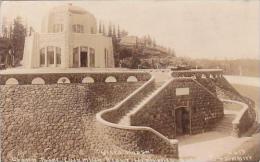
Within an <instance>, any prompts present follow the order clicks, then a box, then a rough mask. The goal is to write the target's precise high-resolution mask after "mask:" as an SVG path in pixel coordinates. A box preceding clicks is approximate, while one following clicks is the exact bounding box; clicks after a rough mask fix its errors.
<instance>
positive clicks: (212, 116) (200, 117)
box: [131, 78, 224, 138]
mask: <svg viewBox="0 0 260 162" xmlns="http://www.w3.org/2000/svg"><path fill="white" fill-rule="evenodd" d="M178 88H188V89H189V94H187V95H176V89H178ZM179 107H187V108H188V109H189V112H190V134H196V133H202V132H204V131H206V130H208V129H210V128H212V127H213V126H214V125H215V123H216V122H217V121H219V120H220V119H221V118H222V117H223V115H224V112H223V104H222V102H221V101H220V100H218V98H217V97H216V96H215V95H214V94H212V93H211V92H210V91H209V90H208V89H206V88H205V87H203V85H201V84H200V83H199V82H197V81H195V80H194V79H191V78H176V79H173V80H171V81H170V82H169V84H167V85H166V86H165V87H164V89H162V90H161V91H158V94H155V95H154V97H153V98H151V99H150V100H149V101H148V102H147V103H146V104H145V105H143V107H142V108H141V109H140V110H139V111H137V112H136V113H135V114H133V115H132V116H131V124H132V125H139V126H148V127H151V128H153V129H155V130H156V131H158V132H160V133H162V134H163V135H164V136H166V137H168V138H175V137H176V123H175V122H176V121H175V119H176V117H175V110H176V109H177V108H179Z"/></svg>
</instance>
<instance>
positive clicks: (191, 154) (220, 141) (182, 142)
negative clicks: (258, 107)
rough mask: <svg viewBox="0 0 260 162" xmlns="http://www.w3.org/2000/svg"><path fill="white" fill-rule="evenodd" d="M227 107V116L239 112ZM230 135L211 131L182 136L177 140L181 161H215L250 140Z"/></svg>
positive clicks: (225, 111) (227, 132)
mask: <svg viewBox="0 0 260 162" xmlns="http://www.w3.org/2000/svg"><path fill="white" fill-rule="evenodd" d="M225 106H226V109H225V110H224V114H225V115H227V116H228V115H234V116H236V114H237V113H238V112H239V111H234V110H230V106H229V105H225ZM230 122H232V121H230ZM231 125H232V123H231ZM213 130H215V129H213ZM230 134H231V132H229V131H210V132H206V133H202V134H197V135H186V136H180V137H178V138H177V139H178V140H179V155H180V159H186V160H192V161H211V160H212V161H214V159H216V158H217V157H220V156H222V155H224V154H226V153H231V152H232V150H234V149H236V148H237V147H239V146H240V145H241V144H243V143H244V142H246V141H248V140H249V139H250V137H241V138H236V137H233V136H231V135H230Z"/></svg>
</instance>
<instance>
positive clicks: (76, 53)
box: [73, 47, 79, 67]
mask: <svg viewBox="0 0 260 162" xmlns="http://www.w3.org/2000/svg"><path fill="white" fill-rule="evenodd" d="M73 66H74V67H79V47H76V48H73Z"/></svg>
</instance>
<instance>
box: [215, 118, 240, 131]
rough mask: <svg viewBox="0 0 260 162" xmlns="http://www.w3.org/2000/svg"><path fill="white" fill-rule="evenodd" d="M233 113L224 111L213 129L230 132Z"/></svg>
mask: <svg viewBox="0 0 260 162" xmlns="http://www.w3.org/2000/svg"><path fill="white" fill-rule="evenodd" d="M235 116H236V115H235V114H233V113H225V114H224V117H223V119H222V120H221V121H220V122H218V123H217V125H216V126H215V128H213V130H214V131H217V132H221V133H227V134H231V132H232V130H233V125H232V121H233V120H234V119H235Z"/></svg>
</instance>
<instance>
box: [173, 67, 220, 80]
mask: <svg viewBox="0 0 260 162" xmlns="http://www.w3.org/2000/svg"><path fill="white" fill-rule="evenodd" d="M171 75H172V76H173V77H195V78H196V79H200V78H214V79H215V78H221V77H223V71H222V69H197V70H196V69H192V70H176V71H173V72H172V74H171Z"/></svg>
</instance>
